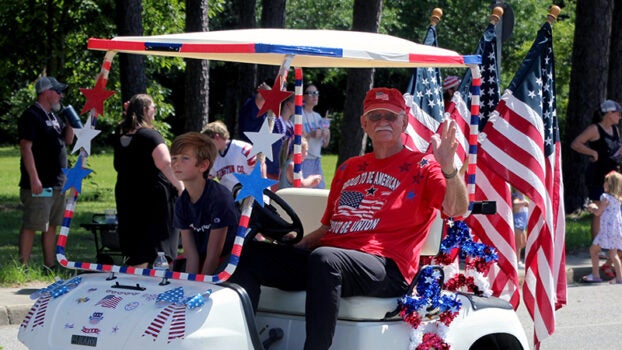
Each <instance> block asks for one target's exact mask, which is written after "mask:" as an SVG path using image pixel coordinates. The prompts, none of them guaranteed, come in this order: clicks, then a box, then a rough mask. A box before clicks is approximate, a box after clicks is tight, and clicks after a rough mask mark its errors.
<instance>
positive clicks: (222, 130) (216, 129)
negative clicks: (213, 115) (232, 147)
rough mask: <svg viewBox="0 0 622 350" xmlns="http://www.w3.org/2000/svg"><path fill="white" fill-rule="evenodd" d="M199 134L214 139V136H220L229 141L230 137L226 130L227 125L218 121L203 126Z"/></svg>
mask: <svg viewBox="0 0 622 350" xmlns="http://www.w3.org/2000/svg"><path fill="white" fill-rule="evenodd" d="M201 133H202V134H205V135H207V136H209V137H211V138H215V137H216V135H220V137H222V138H223V139H225V140H229V137H231V135H229V129H227V125H226V124H225V123H223V122H222V121H220V120H217V121H215V122H211V123H208V124H207V125H205V127H204V128H203V131H201Z"/></svg>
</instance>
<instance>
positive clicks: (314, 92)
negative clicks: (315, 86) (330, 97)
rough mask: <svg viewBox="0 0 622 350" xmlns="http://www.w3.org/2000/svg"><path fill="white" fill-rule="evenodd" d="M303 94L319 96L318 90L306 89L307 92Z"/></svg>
mask: <svg viewBox="0 0 622 350" xmlns="http://www.w3.org/2000/svg"><path fill="white" fill-rule="evenodd" d="M305 95H307V96H320V92H319V91H307V92H305Z"/></svg>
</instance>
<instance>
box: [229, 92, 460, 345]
mask: <svg viewBox="0 0 622 350" xmlns="http://www.w3.org/2000/svg"><path fill="white" fill-rule="evenodd" d="M363 109H364V111H363V115H362V116H361V118H360V119H361V126H362V127H363V129H364V130H365V132H366V133H367V134H368V135H369V137H370V139H371V141H372V144H373V152H371V153H369V154H366V155H363V156H359V157H353V158H350V159H348V160H347V161H346V162H344V163H343V164H341V165H340V166H339V167H338V169H337V171H336V173H335V177H334V179H333V182H332V185H331V188H330V193H329V196H328V204H327V208H326V210H325V212H324V216H323V217H322V220H321V226H320V227H319V228H318V229H317V230H315V231H313V232H312V233H310V234H309V235H307V236H305V237H304V238H303V239H302V241H301V242H300V243H299V244H297V245H296V246H295V247H288V246H278V245H272V244H266V243H260V242H250V244H249V246H248V248H247V249H245V250H244V253H243V255H242V258H241V260H240V265H239V267H238V271H236V273H235V274H234V275H233V278H232V282H236V283H238V284H240V285H241V286H243V287H244V288H245V289H246V291H247V292H248V294H249V295H250V298H251V301H252V303H253V307H254V308H255V309H256V308H257V304H258V301H259V294H260V288H259V287H260V285H261V284H264V285H268V286H273V287H278V288H282V289H286V290H306V291H307V301H306V321H307V323H306V331H307V337H306V342H305V349H328V348H329V347H330V345H331V343H332V338H333V334H334V332H335V326H336V322H337V314H338V310H339V300H340V297H348V296H355V295H367V296H377V297H398V296H401V295H403V293H404V292H405V291H406V289H407V287H408V284H409V283H410V282H411V281H412V279H413V278H414V276H415V274H416V272H417V270H418V269H419V266H418V264H419V254H420V251H421V248H422V245H423V243H424V241H425V238H426V236H427V234H428V232H429V230H430V227H431V225H432V222H433V221H434V218H435V215H436V213H435V210H436V209H440V210H442V211H443V212H444V213H445V214H447V215H449V216H455V215H461V214H463V213H465V212H466V210H467V207H468V197H467V192H466V186H465V184H464V181H463V179H462V177H461V176H458V175H457V173H458V169H456V168H455V167H454V165H453V158H454V153H455V150H456V147H457V142H456V139H455V134H456V126H455V125H454V123H453V122H449V121H445V122H443V125H442V129H441V130H442V132H441V135H435V136H434V137H433V139H432V147H433V151H434V152H433V155H432V154H422V153H419V152H415V151H411V150H409V149H407V148H405V147H404V145H403V144H402V141H401V134H402V133H403V132H404V131H405V130H406V126H407V125H408V120H407V117H406V105H405V104H404V99H403V97H402V94H401V93H400V92H399V91H398V90H396V89H389V88H375V89H372V90H371V91H369V92H368V93H367V96H366V97H365V101H364V105H363ZM354 208H356V210H354Z"/></svg>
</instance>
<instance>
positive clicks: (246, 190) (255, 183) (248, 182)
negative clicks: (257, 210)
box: [233, 166, 277, 207]
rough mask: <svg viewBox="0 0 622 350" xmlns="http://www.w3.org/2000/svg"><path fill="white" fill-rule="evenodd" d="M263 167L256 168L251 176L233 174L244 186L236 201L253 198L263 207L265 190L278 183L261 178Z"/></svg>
mask: <svg viewBox="0 0 622 350" xmlns="http://www.w3.org/2000/svg"><path fill="white" fill-rule="evenodd" d="M260 168H261V167H260V166H256V167H255V168H254V169H253V172H252V173H250V174H248V175H247V174H242V173H233V175H234V176H235V177H236V178H237V179H238V181H240V184H242V189H240V191H239V192H238V195H237V196H236V197H235V200H236V201H242V200H243V199H244V198H246V197H250V196H252V197H253V198H255V201H256V202H257V203H259V205H260V206H262V207H263V190H264V188H267V187H270V186H272V185H274V184H275V183H277V181H276V180H270V179H264V178H263V177H261V169H260Z"/></svg>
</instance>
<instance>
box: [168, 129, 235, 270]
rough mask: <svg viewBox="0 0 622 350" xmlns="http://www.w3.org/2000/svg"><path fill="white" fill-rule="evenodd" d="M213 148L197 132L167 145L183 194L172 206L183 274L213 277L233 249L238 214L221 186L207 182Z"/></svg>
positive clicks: (207, 138)
mask: <svg viewBox="0 0 622 350" xmlns="http://www.w3.org/2000/svg"><path fill="white" fill-rule="evenodd" d="M216 153H217V150H216V146H215V145H214V143H213V142H212V140H210V139H209V137H207V136H205V135H202V134H200V133H198V132H188V133H185V134H183V135H180V136H178V137H177V138H175V140H174V141H173V144H172V145H171V160H172V166H173V171H174V172H175V176H176V177H177V178H178V179H179V180H181V181H182V182H183V183H184V186H185V190H184V191H183V192H182V194H181V196H180V197H179V199H178V200H177V203H176V204H175V219H174V224H175V227H176V228H178V229H180V230H181V242H182V245H183V248H184V254H185V256H186V272H187V273H202V274H208V275H213V274H215V273H216V272H217V270H218V268H219V265H220V263H221V260H222V257H223V256H226V255H227V254H228V253H229V252H230V251H231V247H232V246H233V240H234V238H235V233H236V231H237V226H238V222H239V213H238V210H237V208H236V207H235V204H234V201H233V195H232V194H231V191H229V190H228V189H227V188H226V187H225V186H223V185H221V184H219V183H217V182H216V181H214V180H211V179H208V178H207V174H208V173H209V171H210V169H211V167H212V164H214V159H215V158H216Z"/></svg>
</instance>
